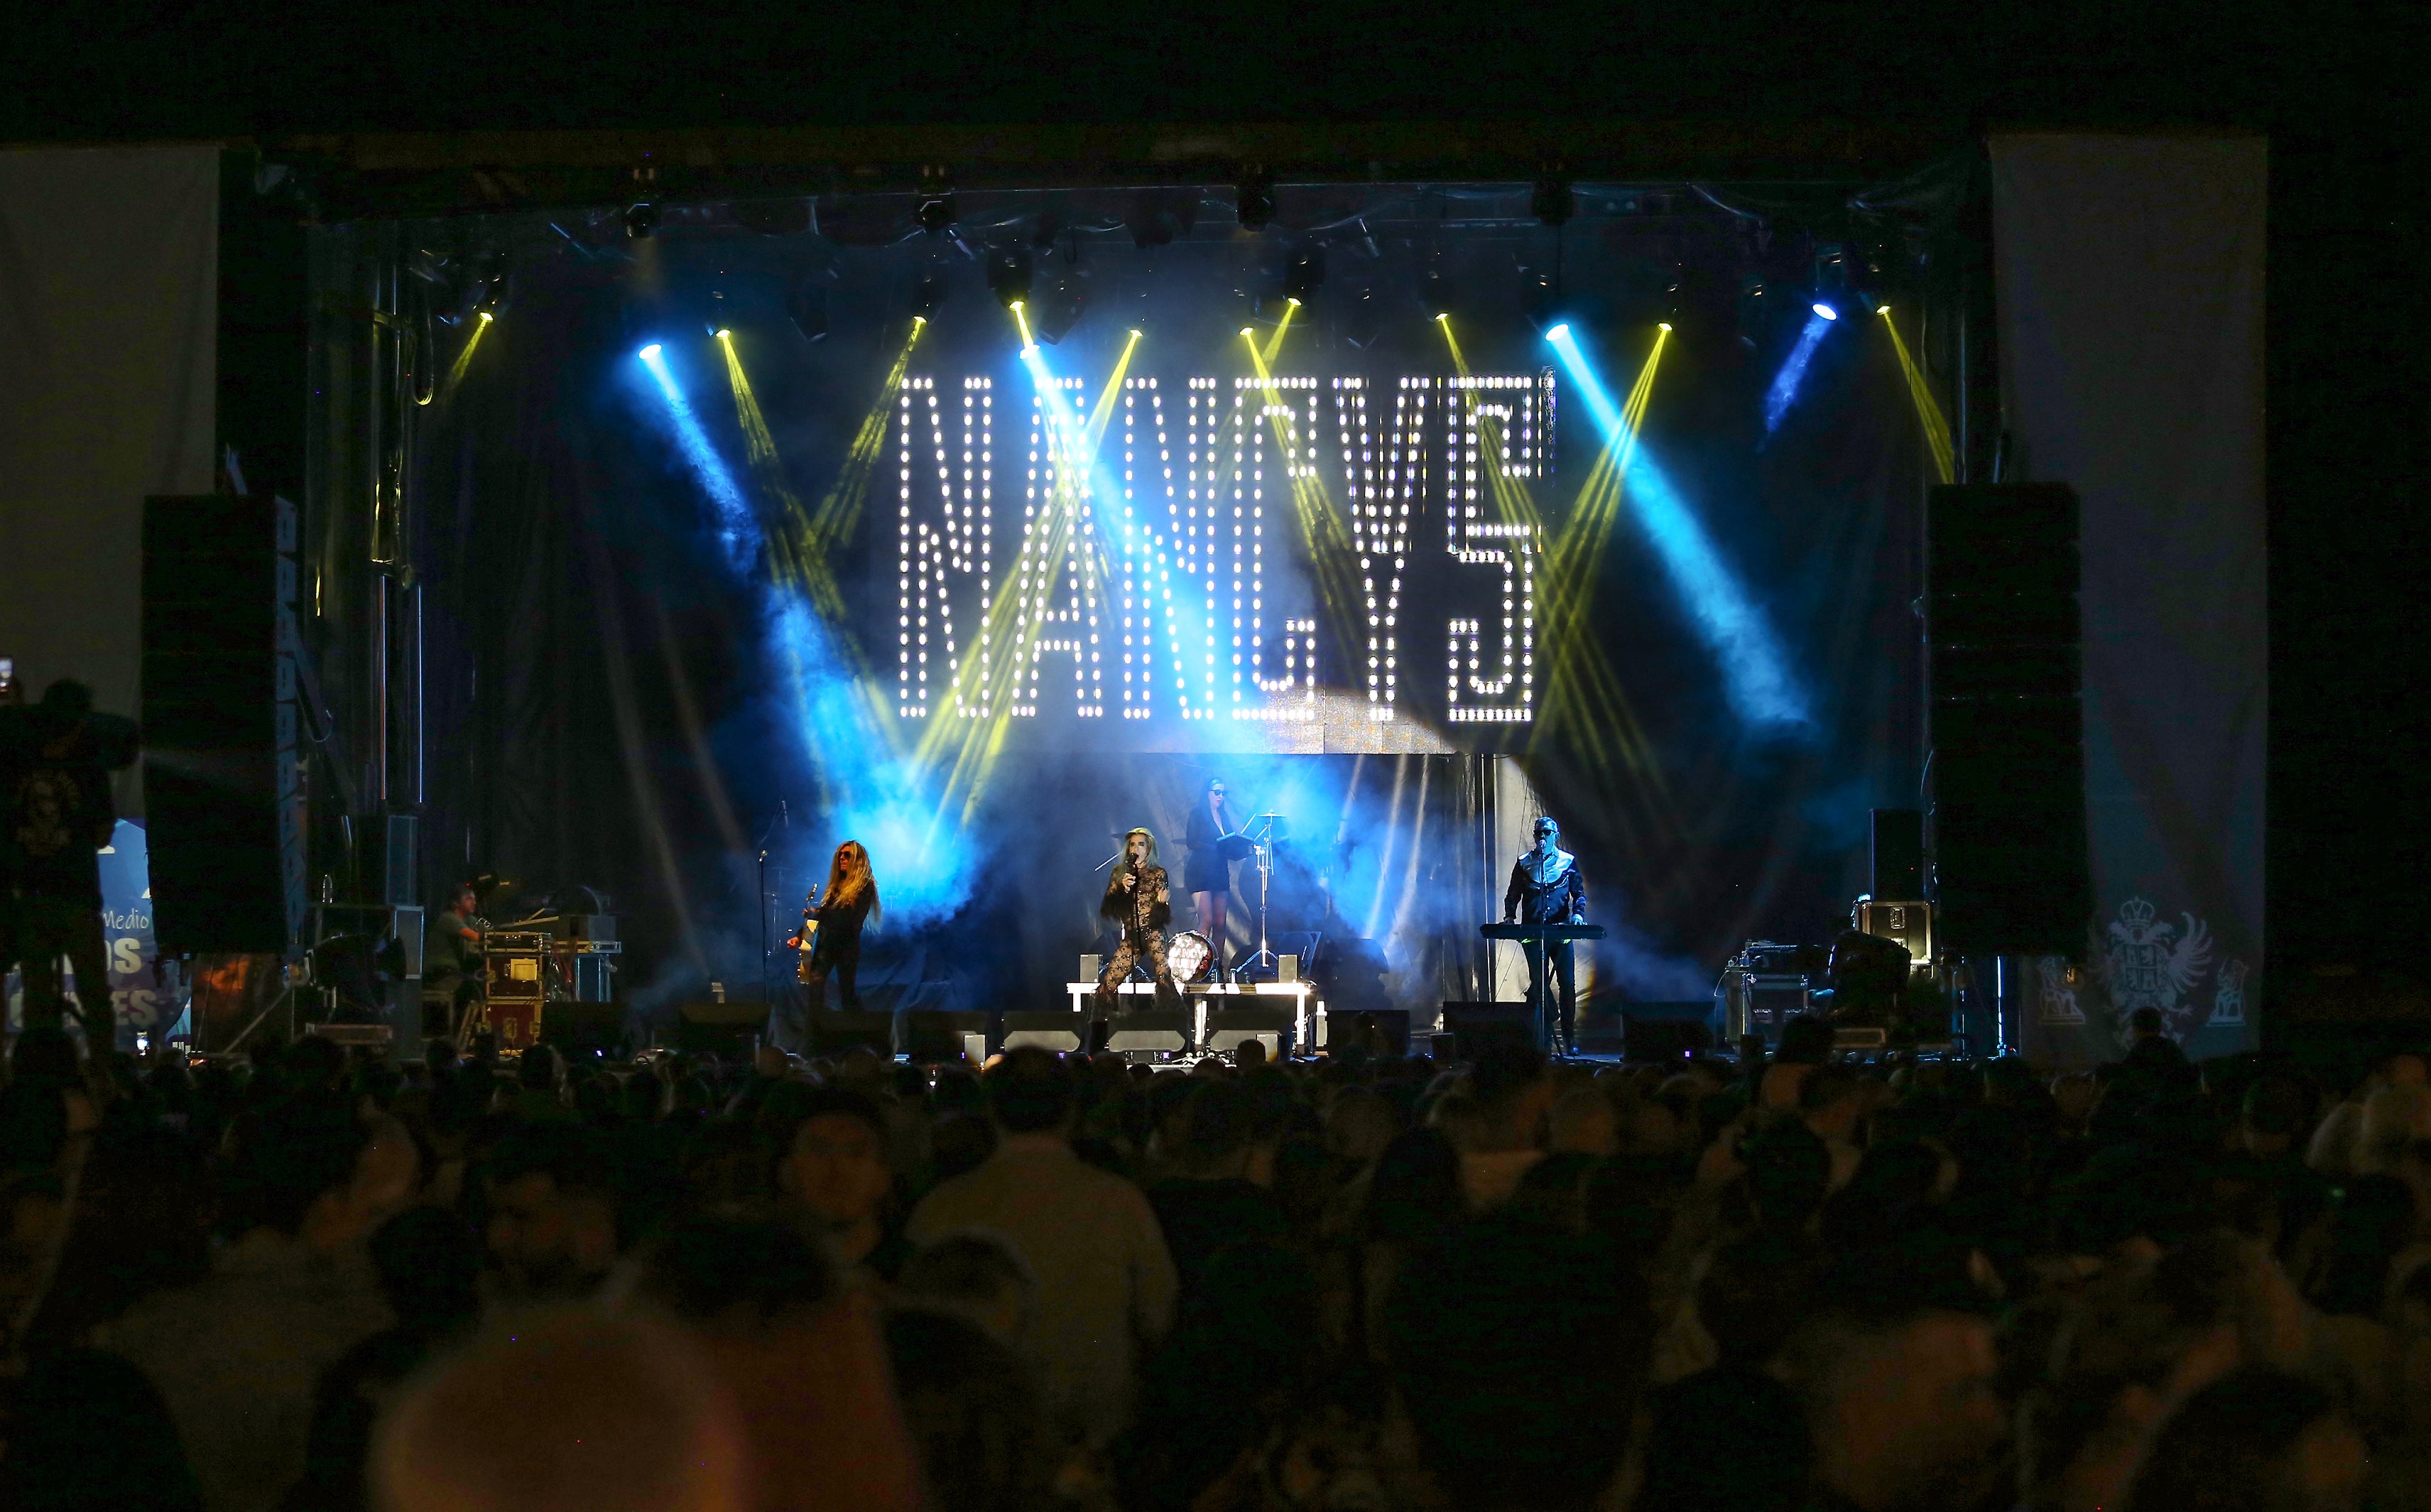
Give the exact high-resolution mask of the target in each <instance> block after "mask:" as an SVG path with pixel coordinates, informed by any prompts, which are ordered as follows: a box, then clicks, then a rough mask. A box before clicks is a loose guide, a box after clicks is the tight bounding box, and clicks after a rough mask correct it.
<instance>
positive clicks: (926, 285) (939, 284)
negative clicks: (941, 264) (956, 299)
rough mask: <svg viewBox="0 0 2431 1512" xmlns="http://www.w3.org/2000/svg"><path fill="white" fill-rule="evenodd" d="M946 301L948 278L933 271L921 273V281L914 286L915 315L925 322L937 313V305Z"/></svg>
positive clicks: (913, 303)
mask: <svg viewBox="0 0 2431 1512" xmlns="http://www.w3.org/2000/svg"><path fill="white" fill-rule="evenodd" d="M945 302H946V280H945V279H944V278H941V277H938V276H937V275H936V274H933V273H924V274H922V275H920V281H919V282H918V283H915V284H914V285H913V286H912V313H913V316H914V318H915V319H917V320H919V321H921V322H922V323H924V324H925V323H927V322H928V321H929V320H930V319H932V318H933V317H934V316H935V315H936V313H937V307H938V306H939V305H942V304H944V303H945Z"/></svg>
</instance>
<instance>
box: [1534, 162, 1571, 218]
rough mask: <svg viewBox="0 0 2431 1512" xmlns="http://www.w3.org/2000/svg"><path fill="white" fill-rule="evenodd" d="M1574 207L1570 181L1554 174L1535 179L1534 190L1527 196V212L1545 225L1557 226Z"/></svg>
mask: <svg viewBox="0 0 2431 1512" xmlns="http://www.w3.org/2000/svg"><path fill="white" fill-rule="evenodd" d="M1575 207H1576V200H1575V198H1574V196H1573V195H1572V194H1571V193H1570V181H1569V180H1568V178H1565V177H1562V176H1559V175H1555V174H1548V175H1546V176H1544V177H1542V178H1539V179H1537V180H1536V192H1535V193H1533V194H1531V195H1529V196H1528V210H1529V212H1530V213H1531V214H1533V215H1534V216H1535V217H1536V219H1538V220H1540V221H1542V222H1544V223H1545V224H1546V225H1547V226H1559V225H1561V224H1562V223H1563V222H1565V221H1567V220H1568V219H1569V218H1570V211H1571V210H1573V209H1574V208H1575Z"/></svg>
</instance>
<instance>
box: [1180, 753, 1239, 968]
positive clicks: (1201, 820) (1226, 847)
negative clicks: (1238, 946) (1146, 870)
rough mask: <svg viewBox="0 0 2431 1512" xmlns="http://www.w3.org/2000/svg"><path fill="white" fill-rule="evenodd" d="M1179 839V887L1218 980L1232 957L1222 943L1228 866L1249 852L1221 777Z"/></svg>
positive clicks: (1229, 874) (1229, 895) (1228, 890)
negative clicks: (1210, 951)
mask: <svg viewBox="0 0 2431 1512" xmlns="http://www.w3.org/2000/svg"><path fill="white" fill-rule="evenodd" d="M1182 844H1183V845H1184V846H1185V847H1186V848H1187V849H1188V854H1187V855H1185V856H1184V857H1183V865H1182V888H1183V890H1184V891H1186V892H1187V893H1189V894H1190V901H1191V904H1192V906H1194V907H1196V908H1197V909H1198V910H1199V932H1200V933H1202V934H1204V935H1206V936H1207V943H1208V944H1209V945H1211V946H1213V947H1215V949H1216V979H1217V980H1218V981H1222V980H1224V978H1225V977H1226V976H1227V975H1228V973H1227V971H1226V970H1225V967H1226V965H1227V964H1228V963H1229V962H1230V960H1231V958H1232V951H1231V949H1230V948H1229V947H1228V946H1227V945H1226V944H1225V942H1224V904H1225V903H1226V901H1227V900H1228V899H1231V898H1232V863H1233V862H1234V861H1235V860H1238V859H1239V858H1240V857H1242V856H1244V855H1247V854H1248V853H1249V838H1248V837H1247V836H1245V835H1242V834H1240V833H1239V832H1237V831H1236V830H1235V829H1234V827H1233V824H1232V812H1231V811H1230V810H1228V809H1227V808H1225V806H1224V780H1223V779H1222V778H1220V777H1218V778H1216V779H1215V780H1213V781H1210V782H1209V783H1208V784H1207V791H1206V792H1205V794H1204V795H1202V796H1201V797H1200V798H1199V802H1198V803H1197V804H1196V805H1195V806H1193V807H1192V809H1191V811H1190V823H1189V825H1188V826H1187V828H1185V829H1184V830H1183V832H1182Z"/></svg>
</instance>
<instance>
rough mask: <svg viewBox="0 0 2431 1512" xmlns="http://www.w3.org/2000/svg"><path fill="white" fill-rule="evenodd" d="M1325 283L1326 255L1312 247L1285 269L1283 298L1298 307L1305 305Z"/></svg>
mask: <svg viewBox="0 0 2431 1512" xmlns="http://www.w3.org/2000/svg"><path fill="white" fill-rule="evenodd" d="M1324 282H1325V254H1324V253H1323V252H1321V251H1318V250H1316V248H1314V247H1312V248H1310V249H1309V250H1308V251H1306V252H1303V253H1301V254H1300V255H1299V256H1298V257H1296V258H1294V259H1292V260H1291V263H1290V265H1289V266H1287V267H1285V268H1284V269H1283V297H1284V298H1286V299H1288V300H1290V301H1291V302H1292V303H1293V304H1296V305H1297V304H1301V303H1304V302H1305V301H1306V300H1307V299H1308V297H1309V296H1310V295H1311V294H1316V291H1317V286H1318V285H1320V284H1322V283H1324Z"/></svg>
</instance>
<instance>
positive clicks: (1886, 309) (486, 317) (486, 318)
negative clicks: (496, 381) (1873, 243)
mask: <svg viewBox="0 0 2431 1512" xmlns="http://www.w3.org/2000/svg"><path fill="white" fill-rule="evenodd" d="M1882 312H1883V313H1884V314H1886V315H1887V314H1889V313H1890V312H1891V307H1890V306H1888V305H1885V306H1883V309H1882ZM495 318H496V317H495V316H494V315H492V314H491V313H490V312H489V311H486V310H484V311H481V324H482V325H484V326H486V325H488V324H489V323H490V322H491V321H492V320H494V319H495Z"/></svg>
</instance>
